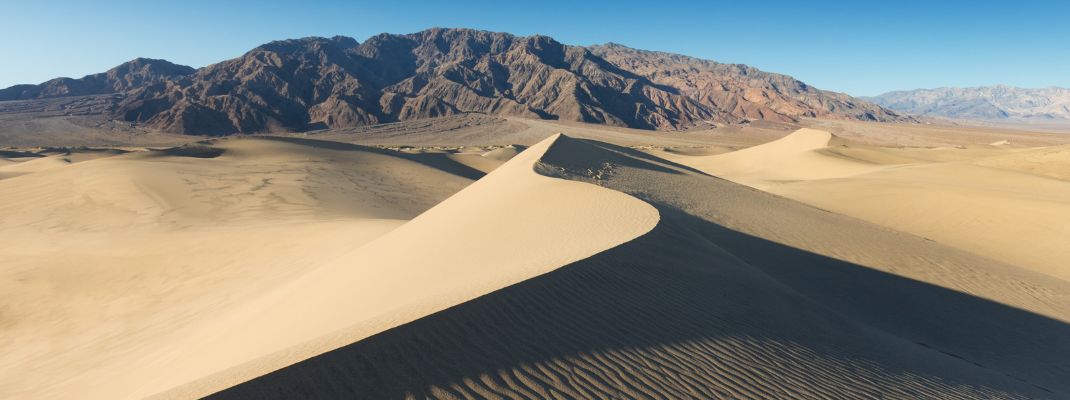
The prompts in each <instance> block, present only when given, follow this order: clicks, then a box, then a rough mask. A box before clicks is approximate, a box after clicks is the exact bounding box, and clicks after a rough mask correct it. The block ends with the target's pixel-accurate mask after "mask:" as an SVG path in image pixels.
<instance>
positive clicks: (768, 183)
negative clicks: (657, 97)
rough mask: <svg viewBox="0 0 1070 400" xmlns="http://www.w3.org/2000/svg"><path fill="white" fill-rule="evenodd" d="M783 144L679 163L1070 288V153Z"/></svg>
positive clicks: (823, 136)
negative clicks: (1069, 262) (1067, 283)
mask: <svg viewBox="0 0 1070 400" xmlns="http://www.w3.org/2000/svg"><path fill="white" fill-rule="evenodd" d="M830 140H834V137H833V136H832V135H830V134H829V133H827V132H824V131H820V130H816V129H800V130H798V131H796V132H794V133H792V134H791V135H788V136H787V137H784V138H783V139H780V140H777V141H774V142H770V143H766V144H763V145H758V146H754V147H751V148H747V149H743V150H738V151H735V152H731V153H725V154H720V155H714V156H700V157H689V156H677V157H673V158H672V159H673V160H674V161H677V162H680V163H682V164H685V165H690V166H693V167H695V168H697V169H700V170H702V171H704V172H706V173H709V174H711V175H715V176H718V177H722V178H726V179H729V180H732V181H735V182H737V183H742V184H745V185H748V186H752V187H755V188H759V189H762V190H766V191H768V192H771V193H775V194H778V195H781V196H785V197H788V198H791V199H794V200H799V201H802V202H804V203H807V204H811V205H814V206H817V207H820V208H822V209H826V210H829V211H833V212H837V213H841V214H845V215H848V216H852V217H855V218H859V219H863V220H866V221H869V222H873V223H876V224H878V225H883V226H887V227H890V228H893V229H896V230H900V231H903V232H907V233H911V234H914V235H918V236H921V237H924V238H929V239H932V240H936V241H939V242H941V243H945V244H949V245H952V246H955V247H958V248H960V249H963V250H966V251H969V252H972V253H976V254H979V255H982V256H986V257H990V258H993V259H997V260H1000V261H1004V262H1007V263H1010V264H1013V265H1016V266H1020V267H1024V268H1027V269H1031V270H1033V271H1037V272H1041V273H1044V274H1048V275H1051V276H1054V277H1057V278H1061V279H1064V280H1068V281H1070V269H1067V268H1066V265H1065V260H1067V259H1070V246H1067V245H1066V240H1067V238H1070V225H1067V224H1052V223H1051V221H1067V220H1070V200H1068V199H1070V182H1068V181H1067V178H1068V177H1070V173H1067V172H1066V171H1067V166H1070V162H1068V161H1066V160H1067V154H1070V152H1068V147H1067V146H1065V145H1063V146H1052V147H1041V148H1032V149H994V148H991V147H990V146H984V147H980V148H974V147H966V146H963V147H961V148H959V147H949V148H902V149H901V148H881V147H873V146H862V145H847V146H836V147H832V146H831V145H830Z"/></svg>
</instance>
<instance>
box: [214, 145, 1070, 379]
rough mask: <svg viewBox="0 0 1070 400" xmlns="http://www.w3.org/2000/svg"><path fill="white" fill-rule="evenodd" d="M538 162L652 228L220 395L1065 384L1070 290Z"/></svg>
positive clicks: (660, 180) (629, 173)
mask: <svg viewBox="0 0 1070 400" xmlns="http://www.w3.org/2000/svg"><path fill="white" fill-rule="evenodd" d="M533 150H534V149H533ZM529 151H530V150H529ZM525 154H526V153H525ZM537 170H538V171H539V172H540V173H542V174H546V175H551V176H557V177H560V178H565V179H570V180H579V181H586V182H590V183H593V184H597V185H600V186H604V187H608V188H612V189H615V190H619V191H622V192H624V193H631V194H633V195H635V196H636V197H639V198H642V199H644V200H645V201H647V202H649V203H650V204H653V205H654V206H655V208H657V209H658V211H659V213H660V215H661V219H660V221H659V222H658V224H657V226H656V227H655V228H654V229H653V230H652V231H651V232H649V233H646V234H644V235H642V236H640V237H639V238H637V239H635V240H632V241H630V242H627V243H625V244H623V245H621V246H618V247H614V248H612V249H610V250H607V251H604V252H601V253H598V254H596V255H594V256H592V257H590V258H586V259H583V260H580V261H577V262H574V263H572V264H570V265H568V266H566V267H564V268H560V269H557V270H555V271H552V272H549V273H546V274H544V275H541V276H538V277H535V278H532V279H529V280H526V281H523V282H521V283H519V284H516V285H512V286H509V287H506V288H504V289H501V290H498V291H495V292H493V293H490V294H488V295H485V296H482V297H479V298H477V299H475V300H473V301H469V302H466V303H463V304H461V305H458V306H456V307H452V308H450V309H447V310H445V311H442V312H439V313H435V314H432V315H430V316H428V317H425V318H421V319H418V320H415V321H413V322H411V323H408V324H404V325H401V326H399V327H397V328H393V329H390V330H387V331H385V332H382V333H380V334H377V335H374V336H372V337H369V338H367V339H364V340H360V341H357V342H355V343H353V344H351V345H348V346H345V347H342V348H340V349H338V350H335V351H331V352H328V353H326V354H323V355H320V356H317V357H313V358H311V359H309V360H306V361H303V362H299V363H297V364H294V365H292V366H289V367H286V368H283V369H281V370H278V371H276V372H273V373H270V374H267V375H265V376H262V377H260V378H257V379H254V380H252V381H249V382H246V383H243V384H240V385H237V386H235V387H233V388H231V389H228V390H225V391H222V392H219V393H217V394H216V395H214V396H213V397H214V398H227V399H229V398H257V399H262V398H325V397H326V398H425V397H430V398H503V397H504V398H612V397H618V398H718V397H720V398H727V397H735V398H1032V397H1062V396H1064V395H1065V394H1066V393H1067V390H1068V389H1070V387H1067V386H1066V383H1065V379H1063V378H1065V377H1066V376H1067V374H1068V373H1070V365H1068V363H1067V362H1066V361H1065V360H1067V356H1068V355H1070V346H1068V345H1067V344H1068V343H1067V341H1066V340H1067V339H1066V338H1067V337H1070V336H1068V334H1070V328H1068V325H1066V322H1068V321H1070V303H1068V300H1067V299H1068V297H1067V296H1066V294H1068V293H1070V286H1068V284H1067V283H1066V282H1063V281H1060V280H1055V279H1052V278H1048V277H1045V276H1043V275H1037V274H1033V273H1030V272H1028V271H1023V270H1020V269H1017V268H1015V267H1011V266H1009V265H1006V264H1001V263H999V262H995V261H992V260H988V259H985V258H980V257H977V256H974V255H971V254H969V253H966V252H962V251H958V250H954V249H951V248H948V247H944V246H942V245H939V244H936V243H933V242H930V241H925V240H923V239H920V238H916V237H912V236H909V235H904V234H900V233H896V232H893V231H889V230H887V229H883V228H880V227H878V226H875V225H871V224H868V223H865V222H861V221H858V220H854V219H851V218H847V217H841V216H837V215H834V214H830V213H827V212H824V211H821V210H818V209H815V208H811V207H808V206H805V205H802V204H799V203H796V202H793V201H790V200H786V199H782V198H778V197H775V196H770V195H768V194H765V193H761V192H758V191H754V190H752V189H749V188H745V187H742V186H739V185H736V184H733V183H730V182H726V181H723V180H720V179H717V178H713V177H710V176H707V175H704V174H701V173H698V172H697V171H694V170H692V169H689V168H686V167H682V166H680V165H676V164H672V163H670V162H666V161H663V160H658V159H656V158H654V157H651V156H649V155H645V154H642V153H638V152H635V151H633V150H629V149H626V148H620V147H616V146H612V145H606V144H599V143H591V142H581V141H577V140H570V139H567V138H562V139H558V141H557V142H556V143H555V145H554V146H553V148H551V149H550V150H549V151H547V152H546V154H545V155H544V156H543V157H542V159H541V161H540V163H539V164H537ZM477 184H478V183H477ZM473 188H474V186H473ZM463 193H465V192H462V194H463ZM451 200H452V199H451ZM414 222H415V221H414ZM407 226H416V225H407ZM535 226H541V225H535ZM401 229H404V227H403V228H401ZM401 229H399V230H398V231H395V232H400V231H401ZM495 261H496V264H497V265H499V266H500V268H504V267H505V266H507V265H510V264H512V263H513V262H516V261H518V259H517V258H509V257H499V258H495ZM967 293H969V294H967ZM1037 332H1045V333H1044V334H1042V335H1037V334H1036V333H1037Z"/></svg>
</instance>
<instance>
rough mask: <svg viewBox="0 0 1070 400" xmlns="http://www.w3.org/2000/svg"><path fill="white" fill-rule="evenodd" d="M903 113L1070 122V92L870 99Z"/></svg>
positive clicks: (1001, 90)
mask: <svg viewBox="0 0 1070 400" xmlns="http://www.w3.org/2000/svg"><path fill="white" fill-rule="evenodd" d="M866 99H867V100H870V101H872V102H874V103H877V104H880V105H882V106H884V107H887V108H890V109H892V110H896V111H899V112H903V113H909V114H916V115H931V116H939V117H947V118H957V119H977V120H1038V121H1045V120H1047V121H1059V120H1070V89H1067V88H1061V87H1055V86H1052V87H1046V88H1040V89H1026V88H1018V87H1013V86H1007V85H995V86H982V87H970V88H955V87H943V88H937V89H917V90H906V91H895V92H889V93H885V94H882V95H880V96H876V97H869V98H866Z"/></svg>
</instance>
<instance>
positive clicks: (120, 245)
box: [0, 128, 1070, 399]
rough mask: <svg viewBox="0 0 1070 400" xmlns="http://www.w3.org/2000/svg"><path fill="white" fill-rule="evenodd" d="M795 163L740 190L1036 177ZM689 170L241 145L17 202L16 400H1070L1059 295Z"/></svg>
mask: <svg viewBox="0 0 1070 400" xmlns="http://www.w3.org/2000/svg"><path fill="white" fill-rule="evenodd" d="M585 129H586V128H585ZM480 134H483V133H480ZM591 135H595V134H594V133H592V134H591ZM629 135H630V133H629ZM611 136H613V135H607V137H611ZM800 136H807V137H803V138H801V139H803V140H799V139H800V138H793V139H791V140H797V141H798V143H803V144H804V145H800V146H780V147H779V150H778V153H777V154H776V156H777V157H770V158H767V159H768V160H773V159H776V160H777V162H782V163H784V164H783V165H785V166H787V167H791V168H800V167H806V166H808V165H809V164H808V163H811V162H814V163H817V164H819V166H820V167H821V168H816V169H815V171H818V172H820V173H819V174H818V175H817V176H816V177H813V176H806V175H803V176H801V177H800V176H799V172H798V171H792V172H791V173H790V174H785V173H779V172H777V171H775V170H771V171H765V172H763V173H761V174H751V173H749V172H748V171H747V170H746V168H742V167H746V166H747V163H746V161H747V160H746V159H743V160H736V161H733V162H734V163H735V164H733V165H734V166H735V167H737V168H739V169H738V170H737V171H739V172H740V173H741V176H744V175H745V176H747V177H748V179H754V181H752V182H759V183H761V184H763V185H769V186H768V187H769V188H771V189H770V190H773V189H775V188H778V187H783V186H786V185H790V184H794V183H800V182H823V181H830V180H836V179H849V178H854V177H859V176H867V175H870V174H876V173H885V172H890V171H894V170H897V169H905V168H914V167H915V166H916V165H915V164H923V163H933V165H936V164H935V163H936V162H940V163H950V162H951V160H957V161H955V162H958V163H960V164H969V165H974V164H970V163H975V162H980V161H979V160H980V159H979V158H977V157H974V156H962V155H961V154H960V153H958V151H959V150H968V151H970V152H974V150H976V153H977V154H981V153H983V152H992V151H999V153H998V154H999V155H1004V156H1013V155H1017V154H1019V153H1014V154H1012V153H1007V152H1002V150H1000V149H995V150H993V149H991V148H979V149H954V148H948V149H933V150H932V151H930V150H929V149H902V151H897V152H886V151H884V149H881V148H874V147H866V146H857V145H852V144H851V142H839V143H838V144H839V145H836V146H833V147H827V146H826V147H824V148H822V146H819V145H820V140H814V139H815V137H816V138H817V139H822V138H826V139H824V140H825V141H826V143H827V140H828V139H827V136H824V135H821V133H820V132H817V133H814V132H810V133H809V134H808V135H800ZM643 140H647V139H643ZM518 142H520V141H518ZM521 143H522V142H521ZM842 145H847V147H843V146H842ZM771 147H774V148H777V147H776V146H771ZM720 150H721V149H718V150H717V151H720ZM796 150H798V151H796ZM1049 150H1050V149H1049ZM1015 151H1019V150H1015ZM657 154H658V155H660V156H664V157H666V158H672V159H673V160H680V161H681V162H683V160H688V159H692V160H699V161H704V162H705V161H708V160H707V159H706V157H717V156H709V155H706V154H704V153H703V152H701V151H687V150H684V151H680V150H673V151H671V152H658V153H657ZM688 154H692V155H688ZM729 154H730V153H729ZM756 154H759V155H760V154H761V152H758V153H756ZM971 154H973V153H971ZM1020 154H1022V155H1024V156H1023V157H1027V158H1028V159H1029V160H1034V161H1036V160H1044V159H1046V158H1045V157H1049V158H1050V157H1055V158H1058V155H1055V156H1052V155H1050V154H1049V153H1047V152H1041V151H1039V150H1037V152H1033V150H1021V153H1020ZM484 155H486V157H484ZM726 155H727V154H726ZM819 156H827V157H832V158H835V160H833V161H831V162H825V161H827V160H824V159H822V158H821V157H819ZM734 157H738V156H734ZM978 157H979V156H978ZM985 159H986V160H994V158H985ZM506 160H507V161H506ZM814 160H817V161H814ZM934 160H936V161H934ZM713 163H714V164H715V163H716V161H714V162H713ZM999 163H1002V164H1001V165H1002V166H1001V167H1000V168H1002V169H1001V170H1002V171H1006V172H1008V173H1012V172H1013V173H1017V174H1025V175H1028V176H1035V177H1039V176H1041V175H1043V176H1047V178H1044V179H1052V177H1051V175H1052V174H1058V173H1059V170H1058V169H1053V170H1052V169H1045V168H1043V167H1039V166H1038V165H1047V163H1045V162H1043V161H1036V162H1032V163H1018V162H1011V161H1007V160H1002V161H999V162H998V163H997V164H999ZM496 165H500V166H497V167H496ZM694 165H695V167H689V166H685V165H683V164H682V163H676V162H673V161H670V160H666V159H665V158H661V157H658V156H652V155H650V154H646V153H642V152H639V151H636V150H633V149H629V148H624V147H619V146H616V145H611V144H606V143H601V142H595V141H589V140H580V139H573V138H570V137H566V136H561V135H555V136H551V137H550V138H549V139H547V140H544V141H542V142H540V143H538V144H537V145H535V146H533V147H531V148H528V149H527V150H525V151H523V152H520V153H518V154H511V152H510V151H509V150H503V151H493V152H491V153H486V152H485V151H483V149H482V148H481V149H476V148H471V149H460V150H456V149H455V150H450V151H437V150H435V149H429V148H424V149H409V150H405V151H389V150H379V149H372V148H366V147H359V146H352V145H347V144H342V143H333V142H323V141H309V140H301V139H243V140H230V141H222V142H217V143H211V144H206V145H193V146H187V147H183V148H176V149H170V150H167V151H165V152H143V153H131V154H124V155H117V156H113V157H108V158H103V159H97V160H90V161H85V162H81V163H75V164H71V165H67V166H61V167H59V168H55V169H48V170H43V171H38V172H33V173H30V174H26V175H21V176H17V177H13V178H9V179H5V180H0V234H2V235H3V237H5V238H7V237H14V238H17V239H16V240H12V241H5V242H4V243H2V244H0V246H5V247H3V248H2V249H0V250H2V254H4V257H5V263H4V264H0V273H2V274H3V278H2V279H0V285H4V286H3V287H0V290H2V291H3V292H4V293H11V294H12V295H10V296H5V297H4V298H3V302H4V303H2V304H0V310H2V311H0V312H2V313H3V317H4V318H3V319H2V320H0V321H3V324H4V325H3V326H2V330H0V368H2V369H0V397H5V398H8V397H10V398H108V399H111V398H140V397H144V396H155V397H160V398H193V397H199V396H202V395H211V396H213V397H215V398H255V399H261V398H285V399H291V398H370V399H383V398H532V399H536V398H538V399H541V398H702V399H706V398H764V399H782V398H804V399H839V398H902V399H917V398H943V399H947V398H962V399H972V398H1067V397H1070V385H1068V384H1067V382H1070V361H1068V360H1070V325H1068V323H1070V283H1068V282H1067V281H1065V280H1062V279H1057V278H1053V277H1051V276H1049V275H1045V274H1040V273H1036V272H1033V271H1030V270H1028V269H1023V268H1019V267H1018V266H1013V265H1011V264H1008V263H1005V262H1001V261H999V260H996V259H994V258H992V257H982V256H978V255H975V254H974V253H973V252H970V251H964V250H962V249H959V248H955V247H949V246H947V245H944V244H941V243H937V242H934V241H932V240H926V239H924V238H921V237H918V236H913V235H910V234H906V233H900V232H897V231H894V230H890V229H887V228H885V227H882V226H878V225H876V224H872V223H869V222H865V221H861V220H859V219H855V218H851V217H846V216H841V215H838V214H833V213H830V212H827V211H823V210H821V209H818V208H814V207H811V206H808V205H804V204H802V203H799V202H796V201H793V200H790V199H786V198H783V197H779V196H775V195H771V194H769V193H765V192H762V191H759V190H755V189H753V188H749V187H746V186H743V185H740V184H736V183H733V182H729V181H726V180H724V179H720V178H717V177H713V176H710V175H709V174H706V173H703V172H702V171H701V170H700V169H702V168H709V166H708V165H705V164H694ZM741 165H742V167H740V166H741ZM754 165H765V164H762V163H755V164H754ZM837 165H838V166H843V165H847V167H844V168H845V169H848V170H850V171H851V172H850V173H841V171H839V170H838V169H837V168H839V167H836V166H837ZM1007 165H1011V167H1008V166H1007ZM977 167H978V168H995V166H984V167H981V166H977ZM1012 167H1013V168H1012ZM495 168H496V169H495ZM492 169H493V172H492V173H490V174H488V175H487V176H485V177H483V178H482V179H480V180H478V181H476V182H475V183H472V180H473V179H475V178H479V177H480V176H481V174H482V172H481V171H483V170H487V171H490V170H492ZM1030 171H1031V172H1030ZM855 172H857V174H855ZM768 174H773V175H772V176H771V177H770V178H768V179H767V175H768ZM777 174H779V175H777ZM830 176H833V177H830ZM1038 179H1039V178H1038ZM788 182H794V183H790V184H789V183H788ZM462 188H463V189H462ZM1049 225H1050V224H1049ZM213 393H214V394H213Z"/></svg>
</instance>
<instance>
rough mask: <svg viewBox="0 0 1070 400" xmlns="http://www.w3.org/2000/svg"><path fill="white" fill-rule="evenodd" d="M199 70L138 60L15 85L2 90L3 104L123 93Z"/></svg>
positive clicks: (160, 62)
mask: <svg viewBox="0 0 1070 400" xmlns="http://www.w3.org/2000/svg"><path fill="white" fill-rule="evenodd" d="M195 71H196V70H194V69H193V68H190V67H187V66H185V65H178V64H174V63H171V62H169V61H165V60H154V59H151V58H137V59H134V60H131V61H127V62H125V63H122V64H120V65H119V66H117V67H115V68H112V69H110V70H108V71H107V72H102V73H99V74H93V75H87V76H85V77H82V78H81V79H72V78H56V79H52V80H50V81H48V82H45V83H42V84H39V85H15V86H12V87H9V88H7V89H2V90H0V101H4V100H30V99H44V98H52V97H67V96H86V95H94V94H112V93H121V92H125V91H128V90H131V89H135V88H139V87H142V86H147V85H151V84H154V83H157V82H163V81H168V80H173V79H180V78H182V77H184V76H187V75H190V74H193V73H194V72H195Z"/></svg>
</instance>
